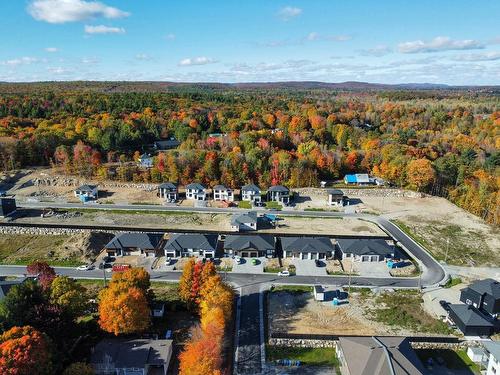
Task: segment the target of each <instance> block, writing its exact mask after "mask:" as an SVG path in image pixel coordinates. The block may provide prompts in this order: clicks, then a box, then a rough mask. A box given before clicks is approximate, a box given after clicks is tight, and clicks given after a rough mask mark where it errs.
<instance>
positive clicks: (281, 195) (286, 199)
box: [267, 185, 290, 206]
mask: <svg viewBox="0 0 500 375" xmlns="http://www.w3.org/2000/svg"><path fill="white" fill-rule="evenodd" d="M267 200H268V201H274V202H278V203H283V204H284V205H285V206H286V205H288V204H289V203H290V189H288V188H287V187H286V186H283V185H274V186H271V187H270V188H269V189H268V190H267Z"/></svg>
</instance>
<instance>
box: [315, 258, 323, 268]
mask: <svg viewBox="0 0 500 375" xmlns="http://www.w3.org/2000/svg"><path fill="white" fill-rule="evenodd" d="M314 264H315V265H316V267H321V266H322V263H321V261H320V260H318V259H316V260H315V261H314Z"/></svg>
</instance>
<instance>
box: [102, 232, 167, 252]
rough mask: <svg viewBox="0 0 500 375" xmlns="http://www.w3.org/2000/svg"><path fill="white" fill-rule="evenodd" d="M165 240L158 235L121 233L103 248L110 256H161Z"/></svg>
mask: <svg viewBox="0 0 500 375" xmlns="http://www.w3.org/2000/svg"><path fill="white" fill-rule="evenodd" d="M164 244H165V240H164V239H163V234H158V233H121V234H118V235H116V236H115V238H113V239H112V240H111V241H109V243H108V244H107V245H106V246H105V247H104V250H106V252H107V253H108V255H110V256H124V255H144V256H153V257H154V256H156V255H159V254H161V252H162V249H163V246H164Z"/></svg>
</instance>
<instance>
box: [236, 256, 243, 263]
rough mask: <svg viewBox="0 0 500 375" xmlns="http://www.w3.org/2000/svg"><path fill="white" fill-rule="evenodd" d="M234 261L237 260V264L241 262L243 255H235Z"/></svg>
mask: <svg viewBox="0 0 500 375" xmlns="http://www.w3.org/2000/svg"><path fill="white" fill-rule="evenodd" d="M234 262H235V263H236V264H241V262H242V260H241V257H240V256H235V257H234Z"/></svg>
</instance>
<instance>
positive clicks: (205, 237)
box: [105, 233, 407, 262]
mask: <svg viewBox="0 0 500 375" xmlns="http://www.w3.org/2000/svg"><path fill="white" fill-rule="evenodd" d="M105 251H106V252H107V254H108V255H110V256H124V255H143V256H167V257H171V258H178V257H191V256H194V257H203V258H215V257H220V256H240V257H243V258H247V257H248V258H256V257H268V258H273V257H275V256H280V257H283V258H292V259H309V260H315V259H331V258H335V257H336V258H341V259H346V258H349V259H354V261H358V262H380V261H386V260H389V259H392V260H403V259H407V257H406V255H405V254H404V253H403V252H402V251H401V250H400V249H399V248H398V247H396V246H394V243H393V242H392V241H389V240H385V239H380V238H355V239H336V240H332V239H330V238H329V237H319V236H318V237H305V236H291V237H275V236H273V235H271V234H254V235H250V234H234V235H219V234H202V233H172V234H169V235H167V236H166V237H164V235H162V234H158V233H122V234H119V235H117V236H116V237H115V238H113V239H112V240H111V241H110V242H109V243H108V244H107V245H106V246H105Z"/></svg>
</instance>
